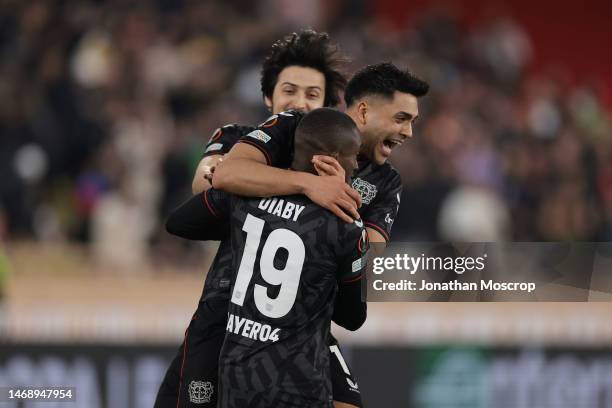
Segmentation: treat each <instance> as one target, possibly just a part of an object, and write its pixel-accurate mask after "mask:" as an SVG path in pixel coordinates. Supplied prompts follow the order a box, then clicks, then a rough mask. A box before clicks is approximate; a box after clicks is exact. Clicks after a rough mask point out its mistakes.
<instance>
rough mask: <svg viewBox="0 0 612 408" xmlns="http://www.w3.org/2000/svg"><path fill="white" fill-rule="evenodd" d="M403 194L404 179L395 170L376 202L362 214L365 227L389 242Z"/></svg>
mask: <svg viewBox="0 0 612 408" xmlns="http://www.w3.org/2000/svg"><path fill="white" fill-rule="evenodd" d="M401 194H402V179H401V178H400V175H399V173H397V172H396V171H395V170H393V173H392V174H391V176H390V177H389V180H388V181H387V182H386V183H385V187H384V188H383V189H382V190H381V191H380V192H379V196H378V197H376V199H375V202H374V203H372V205H371V206H369V207H368V208H366V209H365V211H364V212H363V213H362V214H361V218H362V219H363V221H364V223H365V226H366V227H368V228H372V229H373V230H375V231H378V232H379V233H380V234H381V235H382V236H383V237H384V238H385V240H386V241H387V242H389V240H390V237H391V228H392V227H393V221H395V217H396V216H397V212H398V210H399V204H400V196H401Z"/></svg>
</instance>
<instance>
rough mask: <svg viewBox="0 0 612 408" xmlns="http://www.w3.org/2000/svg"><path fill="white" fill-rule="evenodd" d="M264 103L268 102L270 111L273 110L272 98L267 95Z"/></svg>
mask: <svg viewBox="0 0 612 408" xmlns="http://www.w3.org/2000/svg"><path fill="white" fill-rule="evenodd" d="M264 103H265V104H266V106H267V107H268V109H270V112H272V99H270V98H268V97H267V96H264Z"/></svg>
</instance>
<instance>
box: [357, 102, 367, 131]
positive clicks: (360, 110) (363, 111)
mask: <svg viewBox="0 0 612 408" xmlns="http://www.w3.org/2000/svg"><path fill="white" fill-rule="evenodd" d="M367 116H368V102H367V101H365V100H361V101H359V103H358V104H357V120H358V121H359V122H360V123H361V124H362V125H365V124H366V122H367Z"/></svg>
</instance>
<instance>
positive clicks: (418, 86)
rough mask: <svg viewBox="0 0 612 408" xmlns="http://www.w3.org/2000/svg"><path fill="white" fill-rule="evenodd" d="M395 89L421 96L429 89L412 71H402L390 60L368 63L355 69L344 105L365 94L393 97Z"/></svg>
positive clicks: (349, 104)
mask: <svg viewBox="0 0 612 408" xmlns="http://www.w3.org/2000/svg"><path fill="white" fill-rule="evenodd" d="M395 91H399V92H403V93H408V94H411V95H414V96H416V97H417V98H418V97H421V96H423V95H425V94H427V92H428V91H429V84H428V83H427V82H425V81H423V80H422V79H420V78H418V77H417V76H416V75H414V74H413V73H412V72H410V71H408V70H406V71H402V70H401V69H399V68H398V67H396V66H395V65H393V64H392V63H390V62H383V63H381V64H374V65H368V66H367V67H365V68H362V69H361V70H359V71H357V73H356V74H355V75H353V77H352V78H351V79H350V81H349V82H348V85H347V86H346V90H345V92H344V100H345V101H346V106H351V105H352V104H353V103H354V102H355V101H356V100H358V99H359V98H362V97H364V96H367V95H379V96H383V97H386V98H389V99H391V98H393V94H394V93H395Z"/></svg>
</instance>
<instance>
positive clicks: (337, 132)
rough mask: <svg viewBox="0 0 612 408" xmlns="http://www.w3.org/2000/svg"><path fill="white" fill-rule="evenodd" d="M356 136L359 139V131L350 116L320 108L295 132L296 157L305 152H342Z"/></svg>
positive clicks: (302, 122)
mask: <svg viewBox="0 0 612 408" xmlns="http://www.w3.org/2000/svg"><path fill="white" fill-rule="evenodd" d="M355 136H357V137H359V129H358V128H357V125H356V124H355V122H353V119H351V118H350V116H348V115H347V114H346V113H343V112H340V111H337V110H335V109H331V108H318V109H315V110H313V111H311V112H310V113H308V114H307V115H306V116H304V118H303V119H302V120H301V121H300V123H299V125H298V127H297V128H296V130H295V138H294V140H295V155H296V157H297V156H298V155H299V154H301V152H302V151H303V150H306V151H308V152H316V153H318V154H330V153H334V152H341V151H342V150H343V149H344V148H345V147H346V146H347V145H350V144H351V143H352V142H353V139H354V137H355ZM308 160H310V158H308Z"/></svg>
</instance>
